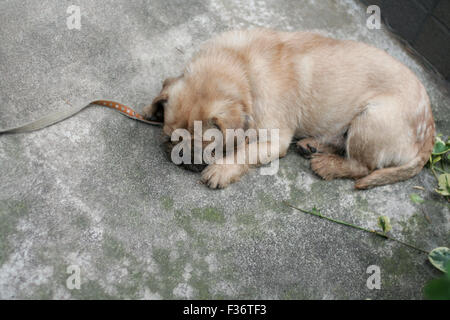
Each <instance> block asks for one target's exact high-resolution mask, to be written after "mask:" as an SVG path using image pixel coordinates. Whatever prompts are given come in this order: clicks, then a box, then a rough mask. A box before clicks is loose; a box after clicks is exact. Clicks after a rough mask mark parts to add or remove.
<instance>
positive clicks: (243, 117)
mask: <svg viewBox="0 0 450 320" xmlns="http://www.w3.org/2000/svg"><path fill="white" fill-rule="evenodd" d="M243 109H244V108H243V106H242V105H240V104H236V105H234V106H232V107H229V108H227V109H225V110H223V111H221V112H219V113H217V114H216V115H215V116H214V117H212V119H211V121H212V123H213V124H214V125H216V126H217V127H219V128H220V130H222V131H223V132H225V130H226V129H244V131H247V130H248V129H251V128H254V127H255V123H254V120H253V117H252V116H251V115H249V114H247V113H246V112H244V111H243Z"/></svg>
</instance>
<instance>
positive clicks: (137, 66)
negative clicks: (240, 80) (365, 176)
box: [0, 0, 450, 299]
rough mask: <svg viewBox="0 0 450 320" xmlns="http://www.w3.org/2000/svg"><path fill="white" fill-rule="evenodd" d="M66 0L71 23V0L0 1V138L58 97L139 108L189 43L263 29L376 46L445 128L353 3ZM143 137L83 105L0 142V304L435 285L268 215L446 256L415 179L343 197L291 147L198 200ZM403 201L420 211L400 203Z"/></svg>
mask: <svg viewBox="0 0 450 320" xmlns="http://www.w3.org/2000/svg"><path fill="white" fill-rule="evenodd" d="M76 2H77V4H78V5H79V6H80V7H81V14H82V20H81V30H69V29H68V28H67V26H66V18H67V16H68V14H67V13H66V10H67V8H68V6H69V5H71V4H73V1H56V0H54V1H16V0H1V1H0V21H1V30H0V43H1V44H2V45H1V46H0V75H1V82H0V102H1V103H0V111H1V115H0V128H5V127H11V126H14V125H19V124H22V123H25V122H28V121H30V120H33V119H37V118H39V117H41V116H42V115H44V114H46V113H48V112H50V111H52V110H60V109H62V108H65V107H66V102H65V101H68V102H70V103H72V104H74V105H75V104H77V103H80V101H85V102H86V101H90V100H93V99H95V98H110V99H113V100H117V101H120V102H122V103H125V104H128V105H130V106H133V107H135V108H136V109H137V110H142V108H143V106H144V105H146V104H148V103H149V102H150V101H151V100H152V98H153V97H154V96H155V95H156V94H157V92H158V91H159V89H160V86H161V81H162V80H163V79H164V78H166V77H168V76H174V75H177V74H179V73H180V71H181V70H182V69H183V65H184V63H185V62H186V61H187V60H188V59H189V57H191V55H192V54H193V53H194V51H195V49H196V48H198V46H199V45H200V44H201V43H202V42H203V41H204V40H206V39H208V38H210V37H211V36H213V35H215V34H218V33H220V32H222V31H224V30H228V29H233V28H248V27H270V28H276V29H280V30H306V29H310V30H311V29H312V30H318V31H321V32H325V33H327V34H329V35H332V36H334V37H337V38H342V39H344V38H346V39H355V40H360V41H365V42H368V43H371V44H373V45H375V46H377V47H380V48H382V49H385V50H387V51H388V52H389V53H390V54H392V55H393V56H395V57H396V58H398V59H400V60H401V61H403V62H404V63H405V64H406V65H407V66H409V67H410V68H411V69H412V70H413V71H414V72H415V73H416V74H417V75H418V76H419V78H420V79H421V80H422V81H423V82H424V84H425V85H426V87H427V89H428V91H429V94H430V96H431V100H432V104H433V111H434V114H435V117H436V123H437V127H438V131H439V132H442V133H446V134H449V133H450V112H449V111H450V109H449V105H450V103H449V102H450V96H449V93H448V92H449V91H448V87H446V84H445V83H443V82H442V81H441V80H440V79H439V77H438V76H436V75H435V74H433V73H431V72H430V71H429V70H427V69H426V68H424V67H422V66H421V64H420V62H418V61H417V60H416V59H414V58H412V57H411V56H410V55H409V54H408V51H407V50H405V48H404V47H403V46H402V45H401V44H400V43H399V42H398V41H397V40H396V39H395V38H393V37H392V36H391V35H390V34H389V33H388V32H387V31H386V30H369V29H367V28H366V18H367V15H366V13H365V8H364V7H362V6H361V5H360V4H359V2H355V1H352V0H320V1H313V0H309V1H306V0H305V1H296V0H282V1H280V0H262V1H253V0H251V1H238V0H210V1H206V0H205V1H201V0H193V1H181V0H177V1H173V0H171V1H163V0H152V1H143V0H141V1H137V0H133V1H129V0H126V1H125V0H120V1H119V0H115V1H105V0H101V1H100V0H99V1H95V2H94V1H88V0H84V1H83V0H80V1H76ZM160 137H161V132H160V129H159V128H156V127H151V126H147V125H145V124H142V123H138V122H136V121H133V120H130V119H127V118H125V117H123V116H121V115H119V114H117V113H114V112H112V111H110V110H106V109H103V108H100V107H91V108H89V109H87V110H85V111H83V112H82V113H80V114H78V115H77V116H75V117H73V118H71V119H69V120H67V121H64V122H62V123H60V124H57V125H55V126H52V127H50V128H47V129H45V130H41V131H38V132H34V133H30V134H18V135H8V136H1V137H0V178H1V183H0V298H2V299H9V298H13V299H19V298H25V299H28V298H41V299H42V298H44V299H70V298H73V299H93V298H94V299H101V298H119V299H124V298H136V299H142V298H143V299H161V298H163V299H173V298H196V299H205V298H239V299H240V298H248V299H260V298H261V299H421V298H422V288H423V286H424V284H425V283H426V282H427V281H428V280H430V279H432V278H434V277H437V276H439V272H438V271H435V270H434V268H433V267H432V266H431V265H430V264H429V263H428V261H427V256H426V255H425V254H422V253H418V252H415V251H414V250H411V249H409V248H406V247H404V246H401V245H399V244H397V243H392V242H387V241H385V240H383V239H380V238H377V237H375V236H373V235H370V234H365V233H362V232H359V231H355V230H352V229H349V228H346V227H344V226H339V225H335V224H332V223H329V222H327V221H324V220H320V219H318V218H316V217H312V216H307V215H305V214H302V213H299V212H295V211H293V210H291V209H289V208H286V207H285V206H283V205H282V204H281V202H282V201H283V200H288V201H290V202H291V203H292V204H294V205H298V206H300V207H302V208H306V209H310V208H312V207H313V206H316V207H318V208H321V209H322V212H323V213H325V214H328V215H330V216H332V217H334V218H338V219H343V220H346V221H349V222H353V223H356V224H359V225H361V226H365V227H370V228H376V227H377V226H376V224H377V217H378V216H379V215H386V216H389V217H390V218H391V221H392V224H393V230H392V235H393V236H395V237H397V238H398V239H401V240H404V241H408V242H410V243H413V244H415V245H417V246H420V247H422V248H424V249H427V250H431V249H433V248H435V247H438V246H450V218H449V211H450V210H449V204H448V203H446V201H445V200H443V199H442V198H439V197H438V196H437V195H436V194H435V193H434V192H433V189H434V187H435V184H436V183H435V181H434V178H433V176H432V175H431V174H430V172H429V170H428V169H426V170H424V171H422V173H420V174H419V175H418V176H417V177H415V178H414V179H412V180H409V181H407V182H404V183H398V184H396V185H392V186H385V187H380V188H376V189H374V190H370V191H359V192H358V191H355V190H353V183H352V182H351V181H347V180H339V181H333V182H324V181H321V180H320V179H318V178H317V177H316V176H314V175H313V173H312V172H311V170H310V168H309V163H308V161H306V160H304V159H302V158H301V157H299V156H298V155H297V154H296V153H295V152H294V151H291V152H290V153H289V154H288V156H287V157H286V158H284V159H282V160H281V161H280V171H279V173H278V175H275V176H261V175H260V174H259V173H258V170H255V171H253V172H252V173H250V174H248V175H247V176H245V177H244V178H243V179H242V181H241V182H239V183H237V184H234V185H232V186H231V187H229V188H228V189H225V190H222V191H213V190H209V189H207V188H206V187H205V186H203V185H200V184H198V180H199V175H198V174H194V173H191V172H187V171H184V170H182V169H179V168H178V167H176V166H175V165H173V164H172V163H170V162H169V161H167V159H166V158H165V154H164V152H163V151H162V149H161V148H160V146H159V141H160ZM413 186H423V187H424V188H425V189H426V191H420V190H415V189H413ZM412 193H417V194H420V195H421V196H422V197H423V198H425V199H426V202H425V203H424V204H423V205H421V206H418V205H415V204H414V203H412V202H411V201H410V195H411V194H412ZM424 213H426V214H427V215H428V216H429V217H430V219H431V223H430V222H428V221H427V220H426V218H425V216H424ZM70 265H76V266H78V267H79V268H80V276H81V288H80V289H79V290H78V289H73V290H71V289H69V288H68V287H67V286H66V280H67V278H68V277H69V274H67V268H68V266H70ZM370 265H377V266H379V267H380V270H381V281H382V282H381V289H380V290H369V289H368V288H367V286H366V280H367V278H368V277H369V275H368V274H367V273H366V269H367V267H369V266H370Z"/></svg>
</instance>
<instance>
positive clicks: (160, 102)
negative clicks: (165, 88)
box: [143, 93, 169, 123]
mask: <svg viewBox="0 0 450 320" xmlns="http://www.w3.org/2000/svg"><path fill="white" fill-rule="evenodd" d="M168 98H169V97H168V95H167V93H163V94H160V95H159V96H157V97H156V98H155V99H154V100H153V102H152V104H151V105H149V106H147V107H145V108H144V111H143V113H144V116H145V118H146V119H147V120H150V121H156V122H161V123H163V122H164V104H165V103H166V102H167V99H168Z"/></svg>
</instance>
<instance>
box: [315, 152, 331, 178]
mask: <svg viewBox="0 0 450 320" xmlns="http://www.w3.org/2000/svg"><path fill="white" fill-rule="evenodd" d="M334 158H335V156H334V155H330V154H323V153H316V154H313V155H312V158H311V169H312V171H314V173H315V174H317V175H318V176H319V177H321V178H322V179H324V180H328V181H329V180H333V179H335V178H336V174H335V170H334V160H335V159H334Z"/></svg>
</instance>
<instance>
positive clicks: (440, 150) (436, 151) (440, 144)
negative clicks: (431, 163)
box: [433, 137, 450, 155]
mask: <svg viewBox="0 0 450 320" xmlns="http://www.w3.org/2000/svg"><path fill="white" fill-rule="evenodd" d="M448 151H450V146H449V145H447V144H446V143H445V142H444V141H442V139H441V138H439V137H436V142H435V143H434V148H433V155H441V154H444V153H447V152H448Z"/></svg>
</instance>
